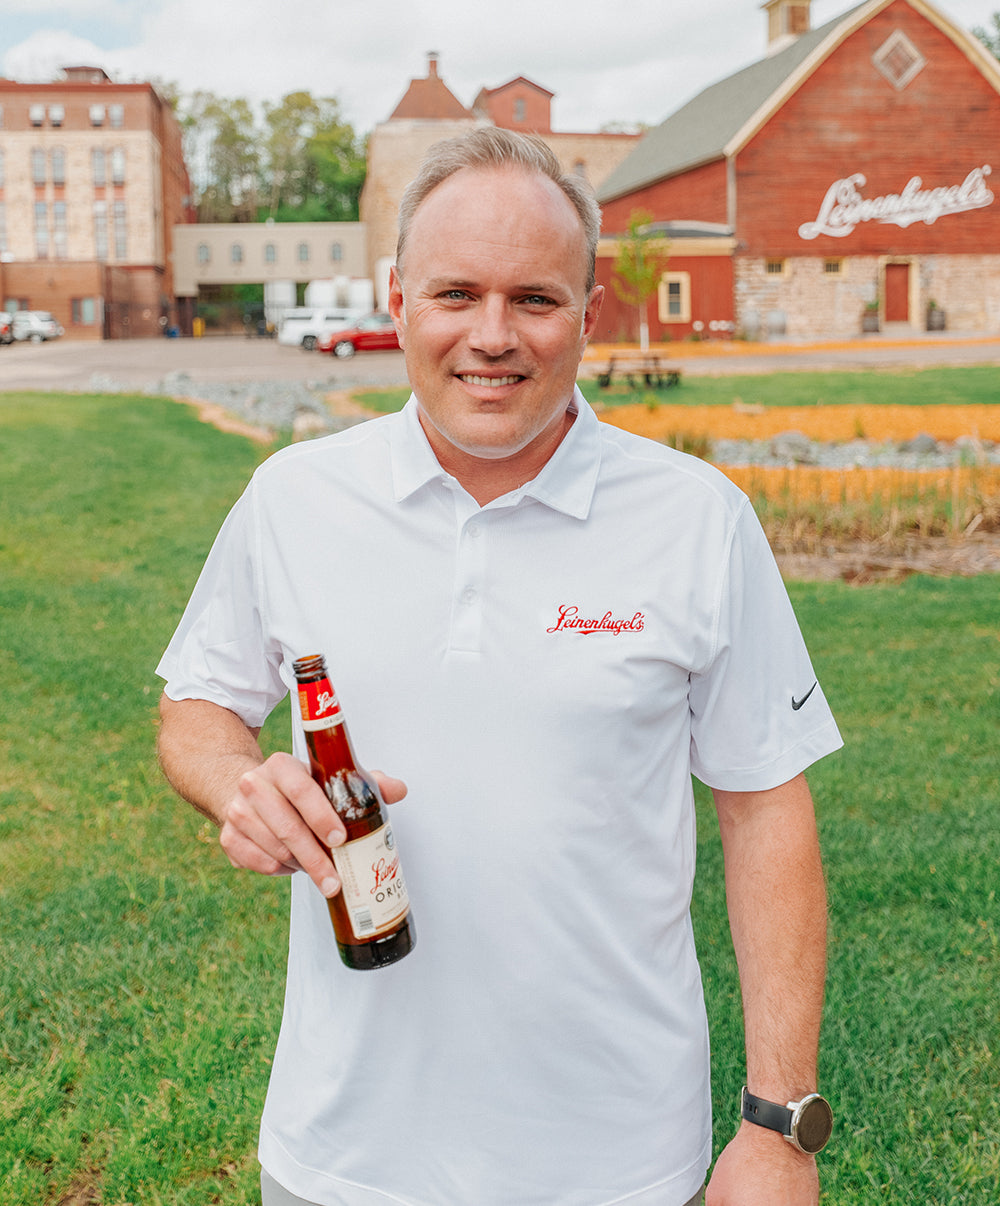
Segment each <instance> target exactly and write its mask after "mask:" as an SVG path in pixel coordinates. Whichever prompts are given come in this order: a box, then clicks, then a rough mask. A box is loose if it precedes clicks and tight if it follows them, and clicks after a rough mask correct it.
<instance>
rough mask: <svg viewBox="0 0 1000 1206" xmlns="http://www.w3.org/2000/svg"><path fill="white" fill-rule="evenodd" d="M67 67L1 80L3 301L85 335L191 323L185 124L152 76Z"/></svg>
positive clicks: (150, 331) (146, 331) (148, 331)
mask: <svg viewBox="0 0 1000 1206" xmlns="http://www.w3.org/2000/svg"><path fill="white" fill-rule="evenodd" d="M63 75H64V78H63V79H62V80H60V81H58V82H56V83H49V84H20V83H15V82H14V81H12V80H0V300H2V305H3V306H4V307H5V308H7V309H9V310H10V309H28V310H50V311H51V312H52V313H53V314H54V315H55V316H56V318H57V319H58V320H59V321H60V322H61V323H62V325H63V327H64V328H65V330H66V334H67V335H68V336H75V337H80V338H90V339H100V338H102V337H103V338H123V337H129V336H133V337H135V336H147V335H155V334H159V333H160V332H161V330H162V326H163V325H165V324H166V323H170V324H175V323H176V324H178V325H179V326H181V327H182V328H187V329H189V328H190V318H191V313H190V306H189V304H188V303H187V302H186V301H184V300H181V301H178V299H176V297H175V293H174V281H173V228H174V226H175V224H178V223H186V222H192V221H194V219H195V213H194V208H193V205H192V201H191V196H190V193H191V186H190V182H189V180H188V174H187V170H186V168H185V166H184V156H183V152H182V148H181V131H180V126H179V125H178V122H177V120H176V118H175V117H174V114H173V112H172V110H171V108H170V106H169V105H168V104H167V102H166V101H165V100H164V99H163V98H162V97H161V96H160V95H159V94H158V93H157V92H156V90H155V89H154V88H153V87H152V85H150V84H116V83H113V82H112V81H111V80H110V79H109V78H108V76H107V75H106V74H105V72H104V71H102V70H101V69H100V68H93V67H75V68H68V69H66V70H65V71H64V72H63ZM161 320H163V321H162V322H161Z"/></svg>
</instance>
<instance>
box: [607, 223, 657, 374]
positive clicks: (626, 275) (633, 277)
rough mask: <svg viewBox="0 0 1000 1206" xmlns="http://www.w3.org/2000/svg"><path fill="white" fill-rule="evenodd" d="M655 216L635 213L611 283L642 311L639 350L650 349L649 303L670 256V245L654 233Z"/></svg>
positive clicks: (618, 256) (618, 255)
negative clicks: (652, 226)
mask: <svg viewBox="0 0 1000 1206" xmlns="http://www.w3.org/2000/svg"><path fill="white" fill-rule="evenodd" d="M652 221H653V216H652V214H649V213H647V212H646V211H645V210H642V209H635V210H633V211H632V213H631V215H630V216H629V220H628V230H627V231H626V233H625V234H624V235H622V236H621V237H620V238H619V240H618V254H617V255H616V256H615V266H614V276H612V278H611V284H612V286H613V287H614V290H615V293H617V294H618V296H619V297H620V298H621V300H622V301H623V302H624V303H625V304H626V305H627V306H636V307H638V310H639V347H640V349H641V350H642V351H643V352H646V351H648V350H649V322H648V319H647V317H646V303H647V302H648V301H649V299H650V297H652V295H653V294H654V293H655V292H656V290H657V288H658V286H659V284H660V277H661V276H662V275H663V271H664V269H665V268H666V266H667V260H668V258H669V256H670V242H669V240H667V239H665V238H663V236H662V235H659V234H657V233H656V231H655V230H652V229H651V227H650V223H651V222H652Z"/></svg>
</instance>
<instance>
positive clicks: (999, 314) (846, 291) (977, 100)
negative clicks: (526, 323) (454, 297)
mask: <svg viewBox="0 0 1000 1206" xmlns="http://www.w3.org/2000/svg"><path fill="white" fill-rule="evenodd" d="M946 2H947V0H833V3H832V4H831V5H825V6H824V7H827V8H830V7H832V8H834V9H837V8H840V9H841V10H842V11H841V12H840V14H839V15H838V16H833V17H832V18H831V19H830V20H828V21H826V22H825V23H824V24H822V25H819V26H817V27H815V28H813V25H812V11H811V10H813V11H814V10H815V9H816V8H818V5H811V4H810V0H762V7H763V9H764V10H765V12H766V14H767V49H768V53H767V54H766V55H764V56H763V57H762V58H761V59H760V60H759V61H757V62H755V63H751V64H750V65H749V66H748V67H744V68H742V69H741V70H740V71H738V72H736V73H735V74H734V75H731V76H729V77H728V78H727V79H723V80H720V81H718V82H717V83H715V84H711V85H710V86H709V87H707V88H705V89H704V90H703V91H702V92H700V93H699V94H698V95H697V96H695V97H693V98H692V99H691V100H689V101H687V102H686V103H685V104H683V105H682V106H681V107H680V108H678V109H677V110H676V111H675V112H674V113H673V114H672V115H671V116H669V117H667V118H666V120H665V121H663V122H662V123H661V124H660V125H659V126H656V127H654V128H653V129H651V130H648V131H647V132H646V133H645V134H644V135H643V137H642V138H641V139H640V140H639V141H638V142H637V143H636V145H635V146H634V147H633V148H632V150H631V151H630V152H629V154H628V156H627V157H626V158H625V159H624V160H623V161H622V162H621V163H619V164H618V166H617V167H616V168H615V169H614V170H613V171H612V172H611V173H610V174H609V175H608V176H607V177H606V178H605V180H604V181H603V182H602V183H601V184H600V186H599V187H598V190H597V196H598V200H599V201H600V203H601V208H602V211H603V224H602V230H603V233H604V236H605V237H604V238H602V240H601V243H600V246H599V248H598V260H597V278H598V281H599V282H600V283H601V284H602V285H605V286H610V285H611V284H612V283H613V278H614V257H615V252H616V250H617V246H618V243H617V236H620V235H622V234H623V233H624V232H626V231H627V230H628V227H629V220H630V217H631V215H632V214H633V213H635V212H636V211H645V212H646V213H648V214H650V216H651V218H652V221H651V223H650V224H651V226H652V227H653V228H654V229H655V230H656V231H657V233H660V234H662V235H663V236H664V237H665V238H666V239H668V240H669V244H670V254H669V259H668V261H667V264H666V268H665V270H664V273H663V277H662V280H661V284H660V290H659V294H658V297H655V298H653V299H652V301H651V302H650V304H649V306H648V314H647V320H648V326H649V336H650V339H651V340H654V341H658V340H666V339H674V340H677V339H684V338H686V337H691V336H693V337H695V338H712V337H713V336H714V337H715V338H720V337H725V336H726V335H728V334H729V333H730V332H734V333H737V334H740V335H743V336H745V337H746V338H748V339H758V338H772V337H778V336H786V337H789V338H807V339H849V338H853V337H854V336H856V335H859V334H860V333H861V332H862V331H867V330H871V329H873V327H874V329H879V328H880V327H884V326H885V325H886V324H889V323H892V324H899V325H900V326H904V325H905V326H908V327H910V328H911V329H912V330H914V331H917V330H924V329H926V328H931V329H934V330H937V329H939V327H940V326H941V324H942V323H945V324H946V325H947V327H948V328H950V329H951V330H953V331H970V332H971V331H976V332H982V333H984V334H991V335H992V334H996V333H998V332H1000V187H998V182H1000V150H998V148H1000V61H998V60H997V59H996V58H995V57H994V56H993V55H992V54H990V52H989V51H988V50H987V49H986V47H985V46H984V45H983V43H982V42H980V41H979V40H978V39H977V38H976V37H974V36H973V35H972V34H971V33H969V32H968V30H965V29H962V27H961V26H960V25H957V24H956V23H955V21H954V20H952V18H950V17H949V16H948V15H947V13H945V12H944V11H942V9H940V8H938V7H937V5H938V4H939V3H941V4H944V3H946ZM993 7H994V8H996V7H997V5H994V6H993ZM664 96H665V99H666V98H668V97H669V90H666V91H665V93H664ZM994 174H996V175H994ZM876 324H877V325H876ZM637 332H638V318H637V308H636V307H635V306H631V307H629V306H626V304H625V303H624V302H622V301H621V300H620V298H619V297H618V296H617V294H615V292H614V290H613V289H612V288H610V287H609V288H606V290H605V299H604V306H603V309H602V311H601V315H600V319H599V326H598V330H597V333H596V337H597V338H598V339H604V340H616V339H619V340H624V339H635V338H636V334H637Z"/></svg>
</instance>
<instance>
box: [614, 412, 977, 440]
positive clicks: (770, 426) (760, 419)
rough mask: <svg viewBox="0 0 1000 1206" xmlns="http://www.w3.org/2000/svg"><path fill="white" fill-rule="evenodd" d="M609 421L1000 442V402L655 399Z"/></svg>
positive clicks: (694, 431)
mask: <svg viewBox="0 0 1000 1206" xmlns="http://www.w3.org/2000/svg"><path fill="white" fill-rule="evenodd" d="M600 415H601V418H602V419H603V420H604V422H605V423H612V424H614V426H616V427H624V428H625V430H626V431H633V432H635V433H636V435H643V436H648V437H649V438H650V439H651V440H667V439H669V438H670V437H671V436H672V435H673V434H674V433H676V432H683V433H684V434H685V435H690V436H692V437H708V438H709V439H712V440H769V439H771V438H772V436H776V435H780V434H781V432H783V431H801V432H802V433H803V434H805V435H807V436H809V438H810V439H813V440H822V441H826V442H827V443H831V444H832V443H843V442H845V441H847V440H857V439H864V440H875V441H877V442H884V441H887V440H912V439H913V437H914V436H918V435H921V434H927V435H931V436H933V437H934V438H935V439H937V440H948V441H951V440H957V439H958V438H959V437H960V436H971V437H972V438H978V439H980V440H992V441H996V442H1000V405H997V406H989V405H976V406H766V407H764V406H739V405H737V406H677V405H666V404H664V405H660V404H656V403H653V404H651V405H650V406H645V405H642V404H639V405H632V406H608V407H605V408H602V409H601V410H600Z"/></svg>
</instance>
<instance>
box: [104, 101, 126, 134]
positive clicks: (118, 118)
mask: <svg viewBox="0 0 1000 1206" xmlns="http://www.w3.org/2000/svg"><path fill="white" fill-rule="evenodd" d="M108 125H109V126H110V127H111V128H112V130H122V129H124V127H125V106H124V105H108Z"/></svg>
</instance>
